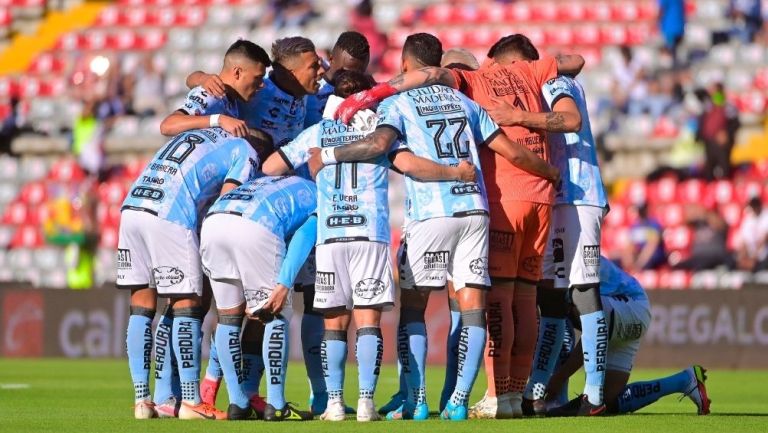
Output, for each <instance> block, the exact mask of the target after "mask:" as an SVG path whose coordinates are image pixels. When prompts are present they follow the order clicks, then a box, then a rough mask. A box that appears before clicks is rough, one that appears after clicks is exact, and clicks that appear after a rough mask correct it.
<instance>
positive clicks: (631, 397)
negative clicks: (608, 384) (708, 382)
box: [617, 370, 691, 413]
mask: <svg viewBox="0 0 768 433" xmlns="http://www.w3.org/2000/svg"><path fill="white" fill-rule="evenodd" d="M690 383H691V376H690V375H689V374H688V372H687V371H686V370H683V371H681V372H679V373H676V374H673V375H672V376H668V377H665V378H662V379H657V380H649V381H647V382H634V383H630V384H629V385H627V387H626V388H624V392H622V393H621V395H620V396H619V399H618V400H619V401H618V402H617V403H618V404H617V406H618V409H619V413H628V412H634V411H636V410H639V409H641V408H643V407H645V406H648V405H649V404H651V403H654V402H656V401H657V400H658V399H660V398H661V397H664V396H665V395H670V394H674V393H677V392H687V391H689V389H688V388H689V386H690Z"/></svg>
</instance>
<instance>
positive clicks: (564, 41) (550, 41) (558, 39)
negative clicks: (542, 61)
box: [544, 26, 574, 46]
mask: <svg viewBox="0 0 768 433" xmlns="http://www.w3.org/2000/svg"><path fill="white" fill-rule="evenodd" d="M544 35H545V36H544V37H545V40H546V43H547V45H557V46H570V45H572V44H573V39H574V36H573V30H572V29H571V27H568V26H558V27H548V28H547V29H546V30H545V31H544Z"/></svg>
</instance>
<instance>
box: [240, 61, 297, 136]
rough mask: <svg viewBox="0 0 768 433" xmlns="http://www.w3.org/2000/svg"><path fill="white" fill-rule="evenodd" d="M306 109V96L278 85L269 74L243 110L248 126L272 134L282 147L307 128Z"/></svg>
mask: <svg viewBox="0 0 768 433" xmlns="http://www.w3.org/2000/svg"><path fill="white" fill-rule="evenodd" d="M306 111H307V109H306V96H302V97H301V98H295V97H293V95H291V94H290V93H288V92H286V91H284V90H283V89H281V88H279V87H278V86H277V85H276V84H275V82H274V81H272V75H271V74H270V76H268V77H267V78H265V79H264V88H262V89H261V90H259V91H258V92H256V94H255V95H253V97H252V98H251V99H250V100H249V101H248V102H247V103H246V105H245V107H244V108H243V111H242V112H243V116H244V117H243V118H244V119H245V122H246V123H247V124H248V126H249V127H251V128H258V129H261V130H262V131H264V132H266V133H267V134H269V135H270V137H272V143H274V145H275V148H276V149H279V148H281V147H283V146H285V145H286V144H288V143H289V142H290V141H291V140H293V139H294V138H296V137H298V135H299V134H300V133H301V131H303V130H304V117H305V115H306Z"/></svg>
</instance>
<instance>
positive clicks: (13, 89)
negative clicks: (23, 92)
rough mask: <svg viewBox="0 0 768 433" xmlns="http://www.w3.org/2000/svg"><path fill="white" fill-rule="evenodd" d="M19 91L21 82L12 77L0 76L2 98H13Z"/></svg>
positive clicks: (0, 94) (0, 95)
mask: <svg viewBox="0 0 768 433" xmlns="http://www.w3.org/2000/svg"><path fill="white" fill-rule="evenodd" d="M18 93H19V84H18V83H17V82H16V80H15V79H13V78H12V77H0V99H5V100H8V99H11V97H12V96H16V95H18Z"/></svg>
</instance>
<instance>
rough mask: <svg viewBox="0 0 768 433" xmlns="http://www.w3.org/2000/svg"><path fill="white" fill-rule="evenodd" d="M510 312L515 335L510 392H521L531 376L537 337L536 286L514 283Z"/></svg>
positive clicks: (510, 370) (510, 373)
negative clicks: (512, 316) (512, 317)
mask: <svg viewBox="0 0 768 433" xmlns="http://www.w3.org/2000/svg"><path fill="white" fill-rule="evenodd" d="M514 294H515V296H514V299H513V302H512V312H513V315H514V319H515V320H514V323H515V328H514V329H515V333H514V341H513V343H512V356H511V360H510V364H509V366H510V369H509V375H510V377H511V379H512V380H511V385H510V389H509V390H510V391H511V392H523V390H524V389H525V385H526V383H527V382H528V376H529V375H530V374H531V366H532V365H533V353H534V351H535V350H536V338H537V337H538V320H537V318H536V286H533V285H531V284H526V283H520V282H517V283H515V291H514Z"/></svg>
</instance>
